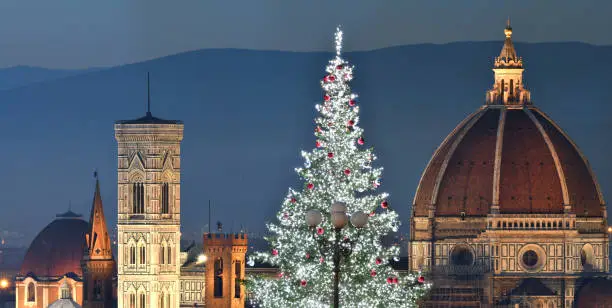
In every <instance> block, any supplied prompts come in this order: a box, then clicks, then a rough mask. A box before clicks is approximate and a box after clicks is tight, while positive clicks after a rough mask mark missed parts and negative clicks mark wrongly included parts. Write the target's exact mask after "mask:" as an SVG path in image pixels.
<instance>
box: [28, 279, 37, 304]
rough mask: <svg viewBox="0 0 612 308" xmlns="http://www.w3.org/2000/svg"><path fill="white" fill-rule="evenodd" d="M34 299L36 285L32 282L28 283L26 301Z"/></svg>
mask: <svg viewBox="0 0 612 308" xmlns="http://www.w3.org/2000/svg"><path fill="white" fill-rule="evenodd" d="M35 301H36V286H34V283H33V282H30V283H29V284H28V302H35Z"/></svg>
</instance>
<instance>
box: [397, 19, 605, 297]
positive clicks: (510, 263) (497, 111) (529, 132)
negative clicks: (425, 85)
mask: <svg viewBox="0 0 612 308" xmlns="http://www.w3.org/2000/svg"><path fill="white" fill-rule="evenodd" d="M504 33H505V36H506V39H505V42H504V45H503V48H502V51H501V53H500V55H499V57H497V58H496V59H495V63H494V68H493V71H494V74H495V76H494V86H493V88H492V89H491V90H490V91H488V92H487V93H486V100H485V104H484V105H483V106H482V107H481V108H480V109H478V110H477V111H476V112H474V113H473V114H471V115H470V116H468V117H467V118H466V119H464V120H463V121H462V122H461V123H460V124H459V125H458V126H457V127H456V128H455V130H454V131H453V132H451V133H450V134H449V135H448V137H446V139H445V140H444V141H443V142H442V144H441V145H440V147H439V148H438V149H437V150H436V151H435V153H434V155H433V157H432V159H431V160H430V162H429V164H428V165H427V167H426V169H425V171H424V173H423V175H422V177H421V180H420V183H419V186H418V188H417V191H416V195H415V198H414V202H413V210H412V217H411V221H410V223H411V234H410V239H411V241H410V244H409V247H408V250H409V260H410V261H409V262H410V264H409V267H410V269H411V270H414V271H421V270H422V271H424V272H426V273H428V275H430V277H431V278H432V280H433V284H434V288H433V290H432V292H431V294H430V295H429V297H428V298H427V299H426V300H425V301H424V302H423V304H422V306H423V307H544V308H553V307H574V300H575V297H576V296H577V294H578V292H579V290H580V289H581V288H582V287H583V286H584V285H585V284H587V282H589V281H594V280H596V279H594V278H595V277H598V276H605V275H606V274H605V273H606V272H607V271H608V270H609V268H608V267H609V265H608V264H609V261H608V260H609V256H608V247H609V240H608V234H607V217H606V206H605V202H604V199H603V195H602V193H601V190H600V188H599V185H598V183H597V180H596V178H595V176H594V174H593V171H592V169H591V167H590V166H589V163H588V161H587V159H586V158H585V156H584V155H583V154H582V153H581V152H580V150H579V149H578V147H577V146H576V144H575V143H574V142H573V141H572V140H571V139H570V138H569V137H568V135H567V134H566V133H565V132H564V131H563V130H562V129H561V128H560V127H559V126H558V125H557V124H556V123H555V122H553V121H552V120H551V119H550V117H549V116H547V115H546V114H545V113H544V112H542V111H541V110H540V109H538V108H537V107H536V106H534V104H533V103H532V101H531V95H530V92H529V91H528V90H526V88H525V85H524V83H523V61H522V59H521V58H520V57H518V56H517V53H516V50H515V48H514V46H513V43H512V28H511V27H510V24H508V26H507V27H506V29H505V30H504Z"/></svg>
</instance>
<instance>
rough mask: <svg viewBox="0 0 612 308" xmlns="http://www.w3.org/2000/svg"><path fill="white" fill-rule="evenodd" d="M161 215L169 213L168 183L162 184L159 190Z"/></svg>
mask: <svg viewBox="0 0 612 308" xmlns="http://www.w3.org/2000/svg"><path fill="white" fill-rule="evenodd" d="M161 213H162V214H168V213H170V187H169V185H168V183H163V184H162V190H161Z"/></svg>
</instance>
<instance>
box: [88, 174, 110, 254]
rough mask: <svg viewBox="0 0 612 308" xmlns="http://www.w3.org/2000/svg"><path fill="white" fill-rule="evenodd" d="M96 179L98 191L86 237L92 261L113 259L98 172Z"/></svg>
mask: <svg viewBox="0 0 612 308" xmlns="http://www.w3.org/2000/svg"><path fill="white" fill-rule="evenodd" d="M94 178H95V179H96V190H95V192H94V197H93V203H92V206H91V214H90V215H91V216H90V218H89V228H90V229H89V233H88V234H87V235H86V241H87V246H88V248H89V258H90V259H109V260H110V259H112V258H113V255H112V251H111V246H110V236H109V235H108V229H107V227H106V218H105V217H104V206H103V205H102V195H101V194H100V180H99V178H98V172H97V171H95V172H94Z"/></svg>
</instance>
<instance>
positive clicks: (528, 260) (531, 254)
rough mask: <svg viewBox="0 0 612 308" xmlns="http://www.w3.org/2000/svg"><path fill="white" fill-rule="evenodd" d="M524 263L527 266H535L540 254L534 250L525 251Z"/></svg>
mask: <svg viewBox="0 0 612 308" xmlns="http://www.w3.org/2000/svg"><path fill="white" fill-rule="evenodd" d="M523 264H525V266H527V267H530V268H534V267H535V266H536V265H537V264H538V254H537V253H536V252H535V251H533V250H527V251H525V253H523Z"/></svg>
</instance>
